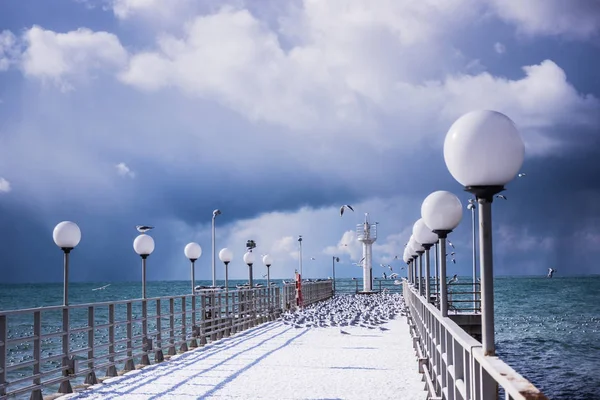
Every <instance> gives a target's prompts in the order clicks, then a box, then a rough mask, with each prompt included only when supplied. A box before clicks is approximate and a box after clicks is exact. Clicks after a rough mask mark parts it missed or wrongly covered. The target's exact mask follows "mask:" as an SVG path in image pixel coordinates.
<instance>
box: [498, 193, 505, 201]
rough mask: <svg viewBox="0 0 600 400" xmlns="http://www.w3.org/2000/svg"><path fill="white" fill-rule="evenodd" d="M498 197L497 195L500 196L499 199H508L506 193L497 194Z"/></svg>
mask: <svg viewBox="0 0 600 400" xmlns="http://www.w3.org/2000/svg"><path fill="white" fill-rule="evenodd" d="M496 197H497V198H499V199H504V200H506V196H505V195H503V194H497V195H496Z"/></svg>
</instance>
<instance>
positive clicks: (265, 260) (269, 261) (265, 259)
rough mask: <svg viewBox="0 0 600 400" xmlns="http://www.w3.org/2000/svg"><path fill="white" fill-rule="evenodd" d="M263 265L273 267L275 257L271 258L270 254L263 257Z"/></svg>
mask: <svg viewBox="0 0 600 400" xmlns="http://www.w3.org/2000/svg"><path fill="white" fill-rule="evenodd" d="M263 264H265V265H272V264H273V257H271V255H269V254H266V255H265V256H264V257H263Z"/></svg>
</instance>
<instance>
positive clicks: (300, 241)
mask: <svg viewBox="0 0 600 400" xmlns="http://www.w3.org/2000/svg"><path fill="white" fill-rule="evenodd" d="M299 243H300V276H304V275H302V238H300V240H299Z"/></svg>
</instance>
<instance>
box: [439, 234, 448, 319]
mask: <svg viewBox="0 0 600 400" xmlns="http://www.w3.org/2000/svg"><path fill="white" fill-rule="evenodd" d="M438 257H439V261H440V311H441V312H442V317H447V316H448V289H447V287H446V237H445V236H444V237H440V245H439V255H438Z"/></svg>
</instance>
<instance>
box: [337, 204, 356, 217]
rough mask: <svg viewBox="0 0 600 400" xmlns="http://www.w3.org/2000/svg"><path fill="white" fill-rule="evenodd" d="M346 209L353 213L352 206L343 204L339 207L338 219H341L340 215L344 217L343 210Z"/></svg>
mask: <svg viewBox="0 0 600 400" xmlns="http://www.w3.org/2000/svg"><path fill="white" fill-rule="evenodd" d="M346 208H347V209H349V210H350V211H354V208H352V206H351V205H349V204H344V205H343V206H341V207H340V217H341V216H342V215H344V210H345V209H346Z"/></svg>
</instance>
